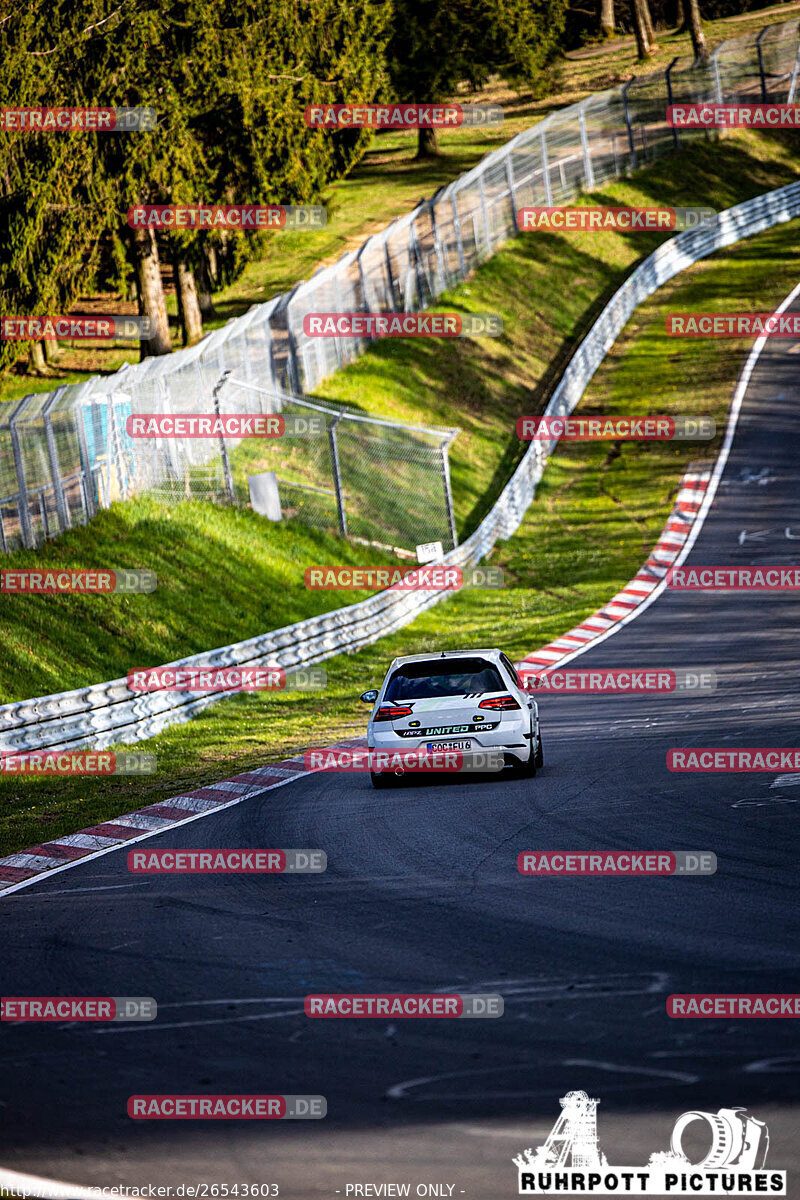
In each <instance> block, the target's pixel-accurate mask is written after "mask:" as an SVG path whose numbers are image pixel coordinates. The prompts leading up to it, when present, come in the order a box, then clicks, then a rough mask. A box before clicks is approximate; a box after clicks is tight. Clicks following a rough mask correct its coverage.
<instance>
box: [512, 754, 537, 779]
mask: <svg viewBox="0 0 800 1200" xmlns="http://www.w3.org/2000/svg"><path fill="white" fill-rule="evenodd" d="M538 765H539V764H538V763H537V761H536V755H535V754H534V753H533V747H531V754H530V758H529V759H528V761H527V762H524V763H520V765H519V767H518V768H517V772H518V774H519V775H521V776H522V778H523V779H535V777H536V768H537V766H538Z"/></svg>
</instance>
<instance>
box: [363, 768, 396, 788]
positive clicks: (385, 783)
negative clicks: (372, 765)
mask: <svg viewBox="0 0 800 1200" xmlns="http://www.w3.org/2000/svg"><path fill="white" fill-rule="evenodd" d="M369 777H370V779H371V780H372V786H373V787H374V788H388V787H391V786H392V784H393V783H394V775H384V774H383V773H382V772H380V771H370V773H369Z"/></svg>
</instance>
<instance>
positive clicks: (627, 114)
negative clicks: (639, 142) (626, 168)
mask: <svg viewBox="0 0 800 1200" xmlns="http://www.w3.org/2000/svg"><path fill="white" fill-rule="evenodd" d="M635 82H636V76H635V75H634V76H633V78H632V79H629V80H628V82H627V83H624V84H623V85H622V106H623V108H624V110H625V128H626V129H627V130H628V145H629V146H630V151H631V168H632V169H633V170H634V171H635V170H636V168H637V166H638V163H639V160H638V158H637V156H636V139H635V138H634V136H633V121H632V120H631V109H630V105H629V104H628V88H629V87H630V86H631V84H632V83H635Z"/></svg>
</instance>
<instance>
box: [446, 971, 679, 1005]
mask: <svg viewBox="0 0 800 1200" xmlns="http://www.w3.org/2000/svg"><path fill="white" fill-rule="evenodd" d="M668 984H669V976H668V975H667V974H666V972H664V971H649V972H642V973H641V974H638V975H637V974H633V975H588V976H584V977H583V978H582V979H573V978H569V977H568V976H564V977H561V978H559V977H558V976H554V977H551V978H544V979H542V978H541V977H536V976H529V977H527V978H522V979H481V980H479V981H478V982H477V983H470V984H468V985H465V984H461V983H460V984H457V985H455V988H454V989H453V988H451V989H448V988H445V989H444V991H452V990H457V991H465V990H468V991H470V992H489V991H493V992H499V993H500V995H501V996H502V997H503V999H504V1000H506V1001H511V1002H513V1001H516V1000H528V1001H532V1002H537V1001H549V1000H553V999H555V998H556V997H557V998H559V999H561V1000H593V999H595V998H596V997H599V996H653V995H660V994H661V993H663V992H666V991H667V988H668Z"/></svg>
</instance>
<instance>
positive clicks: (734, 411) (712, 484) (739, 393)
mask: <svg viewBox="0 0 800 1200" xmlns="http://www.w3.org/2000/svg"><path fill="white" fill-rule="evenodd" d="M798 295H800V283H798V284H797V286H796V287H794V288H792V290H791V292H790V293H789V295H788V296H787V297H786V299H785V300H783V301H782V302H781V304H779V305H778V307H777V308H776V309H775V312H774V313H773V316H776V315H777V314H778V313H782V312H785V311H786V309H787V308H788V307H789V305H790V304H791V303H792V301H793V300H794V299H795V298H796V297H797V296H798ZM766 344H767V335H766V334H764V333H762V334H760V336H759V337H757V338H756V340H755V342H754V343H753V346H752V348H751V350H750V353H749V355H748V357H747V361H746V362H745V364H744V367H743V368H742V371H741V374H740V375H739V379H738V381H737V384H736V388H735V390H734V393H733V400H732V401H731V407H730V411H729V413H728V423H727V425H726V428H725V437H724V439H723V442H722V446H721V447H720V452H719V454H718V455H717V459H716V462H715V463H714V467H713V470H712V472H711V478H710V479H709V481H708V487H707V488H706V493H705V496H704V498H703V502H702V504H701V505H700V508H699V510H698V512H697V513H696V514H695V518H694V520H693V521H692V527H691V529H690V530H689V533H688V534H687V535H686V541H685V542H684V544H683V547H682V548H681V550H680V552H679V553H678V554H677V555H676V556H675V560H674V562H672V563H671V564H670V566H671V567H679V566H680V565H681V563H683V562H684V561H685V560H686V558H687V557H688V555H689V552H690V550H691V549H692V546H693V545H694V543H695V541H696V540H697V537H698V535H699V533H700V530H701V529H702V528H703V524H704V522H705V519H706V516H707V515H708V510H709V508H710V507H711V504H712V502H713V500H714V497H715V496H716V494H717V488H718V487H719V481H720V479H721V478H722V473H723V471H724V470H725V467H726V465H727V462H728V457H729V455H730V452H731V446H732V445H733V439H734V437H735V435H736V426H737V424H738V421H739V413H740V411H741V408H742V403H743V401H744V394H745V392H746V391H747V386H748V384H749V383H750V377H751V375H752V374H753V371H754V370H755V366H756V363H757V362H758V360H759V358H760V357H761V351H762V350H763V349H764V347H765V345H766ZM666 586H667V580H666V575H665V576H664V578H663V579H662V580H660V582H659V583H658V585H657V586H656V587H655V588H654V589H653V591H652V592H651V593H650V595H649V596H647V597H645V599H644V600H642V602H641V604H638V605H637V606H636V608H634V609H633V611H632V612H630V613H628V615H627V616H626V617H622V618H620V620H619V621H617V622H616V623H615V624H614V625H612V626H611V627H610V628H609V629H607V630H606V631H605V633H601V634H600V635H599V636H598V637H596V638H595V639H594V640H593V641H591V642H589V643H588V644H587V645H585V646H580V647H578V649H577V650H572V651H570V653H569V654H565V655H564V657H563V658H562V659H559V662H558V666H559V667H562V666H564V665H565V664H566V663H568V662H572V660H573V659H574V658H577V657H578V655H579V654H585V653H586V651H587V650H593V649H594V647H595V646H598V645H599V644H600V642H604V641H605V640H606V638H609V637H611V636H612V635H613V634H615V633H616V632H617V631H618V630H619V629H621V628H622V626H623V625H627V624H629V622H630V621H633V620H635V619H636V617H638V616H639V615H640V613H643V612H644V610H645V609H646V608H649V607H650V605H651V604H652V603H653V602H654V601H655V600H657V599H658V597H659V596H660V595H661V593H662V592H663V591H664V589H665V588H666ZM586 620H587V621H588V620H591V618H590V617H587V618H586Z"/></svg>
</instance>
